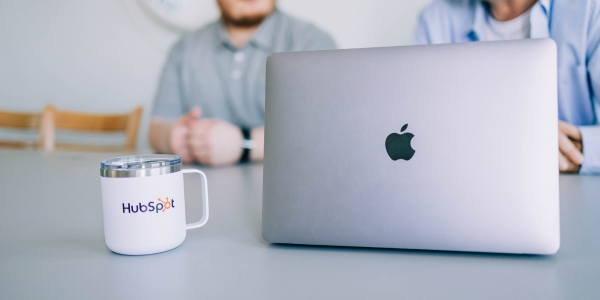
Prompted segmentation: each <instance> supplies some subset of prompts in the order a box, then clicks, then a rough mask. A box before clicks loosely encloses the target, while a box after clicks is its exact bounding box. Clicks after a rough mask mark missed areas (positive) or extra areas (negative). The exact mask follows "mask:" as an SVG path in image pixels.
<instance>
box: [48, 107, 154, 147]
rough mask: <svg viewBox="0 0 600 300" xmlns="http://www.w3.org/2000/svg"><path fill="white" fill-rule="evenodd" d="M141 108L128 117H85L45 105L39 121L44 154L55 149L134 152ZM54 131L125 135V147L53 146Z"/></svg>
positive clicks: (118, 115) (97, 115) (86, 115)
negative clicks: (117, 133) (41, 118)
mask: <svg viewBox="0 0 600 300" xmlns="http://www.w3.org/2000/svg"><path fill="white" fill-rule="evenodd" d="M142 111H143V108H142V107H141V106H139V107H137V108H135V109H134V110H133V111H132V112H131V113H129V114H114V115H103V114H88V113H78V112H71V111H60V110H57V109H56V108H54V107H53V106H47V107H46V109H45V110H44V117H43V118H44V120H43V121H42V123H43V124H42V130H41V131H42V135H43V138H42V142H41V143H42V144H43V148H44V150H46V151H53V150H54V149H56V148H59V149H67V150H78V151H79V150H83V151H90V150H91V151H123V150H124V151H134V150H135V149H136V146H137V137H138V132H139V128H140V121H141V118H142ZM56 129H65V130H71V131H87V132H106V133H109V132H124V133H125V135H126V139H125V145H124V146H122V147H114V146H93V145H73V144H65V143H56V138H55V137H56Z"/></svg>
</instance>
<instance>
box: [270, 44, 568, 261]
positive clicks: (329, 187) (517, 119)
mask: <svg viewBox="0 0 600 300" xmlns="http://www.w3.org/2000/svg"><path fill="white" fill-rule="evenodd" d="M556 81H557V75H556V45H555V44H554V42H553V41H552V40H549V39H543V40H521V41H506V42H479V43H465V44H445V45H430V46H411V47H390V48H373V49H355V50H336V51H314V52H293V53H278V54H273V55H272V56H271V57H270V58H269V60H268V62H267V87H266V117H265V119H266V120H265V162H264V190H263V192H264V195H263V237H264V239H265V240H266V241H268V242H274V243H295V244H312V245H335V246H361V247H392V248H412V249H433V250H459V251H484V252H509V253H539V254H550V253H555V252H556V251H557V250H558V247H559V244H560V235H559V199H558V197H559V196H558V166H557V164H558V153H557V152H558V151H557V149H558V145H557V126H558V125H557V116H558V112H557V83H556ZM409 134H410V135H409ZM411 135H414V137H412V136H411ZM411 137H412V138H411ZM408 146H410V147H412V149H414V153H412V150H411V149H410V148H408Z"/></svg>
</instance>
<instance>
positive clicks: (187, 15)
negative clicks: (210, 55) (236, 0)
mask: <svg viewBox="0 0 600 300" xmlns="http://www.w3.org/2000/svg"><path fill="white" fill-rule="evenodd" d="M137 2H138V3H139V5H140V6H141V7H142V8H143V9H144V10H145V11H146V12H147V13H148V14H150V15H151V16H152V17H153V18H154V19H156V20H157V21H159V22H160V23H162V24H164V25H167V26H168V27H172V28H174V29H177V30H180V31H190V30H194V29H196V28H198V27H200V26H202V25H204V24H206V23H208V22H210V21H212V20H215V19H216V18H218V17H219V10H218V8H217V5H216V3H215V1H214V0H137Z"/></svg>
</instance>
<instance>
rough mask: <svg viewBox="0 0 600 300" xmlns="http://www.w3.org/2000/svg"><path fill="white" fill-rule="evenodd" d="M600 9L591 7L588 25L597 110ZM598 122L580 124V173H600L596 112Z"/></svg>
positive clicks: (599, 129) (592, 89) (599, 132)
mask: <svg viewBox="0 0 600 300" xmlns="http://www.w3.org/2000/svg"><path fill="white" fill-rule="evenodd" d="M599 47H600V10H599V7H597V6H594V7H593V8H592V9H591V16H590V21H589V27H588V48H587V53H586V56H587V72H588V76H589V88H590V92H591V96H592V99H593V101H594V102H595V103H594V104H595V105H594V106H595V107H596V112H598V106H599V105H600V103H599V99H598V96H600V95H599V94H598V93H600V53H599V52H598V51H599V49H598V48H599ZM595 119H596V124H594V125H590V126H580V127H579V131H580V132H581V137H582V141H583V163H582V164H581V169H580V170H579V173H581V174H600V126H598V124H597V122H598V115H597V114H596V118H595Z"/></svg>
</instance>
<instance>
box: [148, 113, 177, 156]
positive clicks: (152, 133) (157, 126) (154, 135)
mask: <svg viewBox="0 0 600 300" xmlns="http://www.w3.org/2000/svg"><path fill="white" fill-rule="evenodd" d="M172 125H173V124H172V122H170V121H167V120H163V119H158V118H153V119H152V120H150V129H149V131H148V139H149V141H150V146H152V148H153V149H154V151H156V152H157V153H173V150H171V145H170V144H169V132H170V131H171V126H172Z"/></svg>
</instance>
